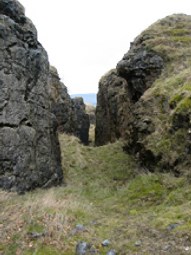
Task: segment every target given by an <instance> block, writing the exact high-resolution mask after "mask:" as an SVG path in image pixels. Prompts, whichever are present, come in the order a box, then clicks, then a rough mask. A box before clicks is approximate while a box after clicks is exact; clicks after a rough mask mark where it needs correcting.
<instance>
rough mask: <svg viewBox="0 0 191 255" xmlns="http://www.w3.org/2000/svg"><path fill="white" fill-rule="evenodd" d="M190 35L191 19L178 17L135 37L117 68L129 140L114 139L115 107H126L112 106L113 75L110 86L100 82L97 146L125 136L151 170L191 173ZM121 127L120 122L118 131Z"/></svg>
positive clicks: (129, 147)
mask: <svg viewBox="0 0 191 255" xmlns="http://www.w3.org/2000/svg"><path fill="white" fill-rule="evenodd" d="M190 31H191V16H188V15H184V14H176V15H172V16H168V17H166V18H164V19H162V20H159V21H158V22H156V23H155V24H153V25H152V26H150V27H149V28H148V29H146V30H145V31H143V32H142V34H141V35H140V36H138V37H137V38H136V39H135V41H134V42H133V43H132V44H131V47H130V50H129V52H128V53H127V54H125V56H124V57H123V59H122V60H121V61H120V62H119V63H118V64H117V67H116V71H115V72H116V76H117V77H118V78H120V79H124V80H125V81H124V84H125V82H126V84H125V86H124V88H125V89H123V88H122V87H123V86H122V85H121V89H120V86H119V92H117V93H116V95H115V96H114V98H117V96H118V95H119V93H121V91H125V92H124V95H125V97H124V99H123V100H122V101H123V102H127V105H129V107H126V108H124V107H123V110H124V112H125V113H124V116H125V119H126V121H125V122H123V123H124V127H123V131H124V132H123V134H124V136H123V135H121V134H119V133H118V132H117V131H114V134H113V135H111V134H112V132H111V129H112V126H114V125H113V123H114V121H115V120H116V115H114V114H113V113H111V109H113V112H117V113H118V112H120V106H122V101H121V103H119V104H118V103H117V102H115V103H114V104H113V106H112V107H111V106H110V105H111V97H109V96H108V94H109V91H110V90H112V89H113V87H115V80H113V74H112V72H111V73H109V75H107V76H106V78H105V85H103V81H102V80H101V82H100V88H99V93H98V107H97V114H96V118H97V127H96V129H97V132H96V144H97V145H101V144H104V143H106V142H109V141H111V142H112V141H113V140H115V139H113V137H115V136H116V137H123V138H125V140H126V146H125V150H127V151H128V153H131V154H133V155H134V156H135V157H136V158H137V160H138V161H139V162H140V164H141V166H143V167H144V168H146V169H148V170H150V171H154V170H157V169H158V170H160V171H173V172H174V173H176V174H177V175H178V174H180V173H182V172H185V171H186V169H188V170H189V169H190V166H191V163H190V162H191V156H190V155H191V154H190V152H191V137H190V133H191V124H190V123H191V76H190V73H191V67H190V63H191V39H190V38H191V37H190V36H191V32H190ZM109 109H110V110H109ZM129 109H130V110H129ZM118 115H119V114H118ZM100 116H102V117H100ZM120 116H121V117H120V118H121V119H122V115H120ZM104 118H105V119H106V121H103V120H104ZM101 122H102V123H101ZM111 123H112V124H111ZM120 127H121V123H120V121H117V122H116V130H117V129H119V128H120ZM112 130H114V129H112ZM100 134H101V135H100ZM103 135H104V137H106V139H105V138H104V140H103V138H102V136H103Z"/></svg>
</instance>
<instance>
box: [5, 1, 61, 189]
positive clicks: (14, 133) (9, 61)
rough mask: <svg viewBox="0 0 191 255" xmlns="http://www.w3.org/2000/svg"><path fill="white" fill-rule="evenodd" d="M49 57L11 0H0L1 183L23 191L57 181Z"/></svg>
mask: <svg viewBox="0 0 191 255" xmlns="http://www.w3.org/2000/svg"><path fill="white" fill-rule="evenodd" d="M48 76H49V62H48V57H47V53H46V51H45V50H44V49H43V47H42V46H41V44H40V43H39V42H38V40H37V31H36V29H35V27H34V25H33V24H32V22H31V21H30V20H29V19H28V18H26V17H25V14H24V8H23V7H22V6H21V4H19V3H18V2H17V1H15V0H1V1H0V89H1V93H0V187H1V188H5V189H9V190H16V191H19V192H21V191H25V190H30V189H34V188H36V187H48V186H51V185H56V184H59V183H61V181H62V169H61V161H60V150H59V145H58V139H57V135H56V128H57V127H56V121H55V117H54V115H53V114H51V113H50V97H49V83H48Z"/></svg>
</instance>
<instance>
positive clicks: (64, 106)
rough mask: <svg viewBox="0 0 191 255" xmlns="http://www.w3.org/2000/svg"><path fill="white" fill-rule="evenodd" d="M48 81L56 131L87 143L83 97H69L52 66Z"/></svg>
mask: <svg viewBox="0 0 191 255" xmlns="http://www.w3.org/2000/svg"><path fill="white" fill-rule="evenodd" d="M49 83H50V98H51V111H52V113H53V114H54V115H55V116H56V120H57V125H58V128H57V130H58V132H61V133H67V134H73V135H75V136H77V137H78V138H79V139H80V140H81V142H82V143H83V144H85V145H88V138H89V127H90V121H89V115H88V114H86V111H85V104H84V101H83V98H81V97H76V98H73V99H71V97H70V95H69V94H68V91H67V88H66V86H65V85H64V84H63V83H62V82H61V81H60V78H59V75H58V72H57V70H56V68H55V67H53V66H51V67H50V76H49Z"/></svg>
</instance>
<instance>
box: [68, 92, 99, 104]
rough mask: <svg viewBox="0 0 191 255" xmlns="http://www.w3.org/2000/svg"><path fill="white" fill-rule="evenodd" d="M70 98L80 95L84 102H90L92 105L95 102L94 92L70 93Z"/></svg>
mask: <svg viewBox="0 0 191 255" xmlns="http://www.w3.org/2000/svg"><path fill="white" fill-rule="evenodd" d="M71 97H72V98H74V97H82V98H83V99H84V103H90V104H92V105H94V106H96V104H97V95H96V94H95V93H88V94H72V95H71Z"/></svg>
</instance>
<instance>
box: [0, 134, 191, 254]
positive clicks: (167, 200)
mask: <svg viewBox="0 0 191 255" xmlns="http://www.w3.org/2000/svg"><path fill="white" fill-rule="evenodd" d="M60 142H61V146H62V156H63V162H64V164H63V165H64V166H65V167H64V172H65V175H66V183H67V185H65V186H62V187H55V188H51V189H49V190H36V191H34V192H31V193H27V194H25V195H23V196H18V195H17V194H14V193H6V192H3V191H0V204H1V206H0V236H1V237H0V254H5V255H8V254H10V255H14V254H16V255H19V254H24V255H29V254H31V255H32V254H35V255H40V254H46V255H48V254H50V255H54V254H55V255H57V254H59V255H60V254H64V255H69V254H71V255H72V254H75V246H76V243H77V242H78V241H80V240H84V241H88V242H90V243H92V244H94V247H95V248H96V249H98V250H99V251H100V253H101V254H106V252H107V250H108V249H110V248H115V249H116V250H117V251H118V254H124V255H125V254H131V255H135V254H144V255H146V254H177V255H181V254H190V253H189V252H191V250H189V249H190V248H189V247H191V244H190V240H191V233H190V230H191V220H190V210H191V201H190V199H191V187H190V185H189V183H187V181H186V180H185V179H184V178H179V179H177V178H175V177H173V176H171V175H170V174H148V173H143V172H142V173H141V172H140V173H138V168H137V166H136V163H135V162H134V161H133V160H132V158H131V157H129V156H128V155H126V154H124V153H123V151H122V149H121V143H120V142H117V143H115V144H109V145H106V146H103V147H99V148H94V147H84V146H82V145H80V144H79V143H78V140H77V139H76V138H74V137H69V136H66V135H62V136H61V137H60ZM174 223H178V224H180V225H178V226H176V228H174V229H173V230H170V229H169V228H170V227H169V224H174ZM76 224H83V225H84V226H85V227H86V231H84V232H79V233H74V231H73V230H74V229H75V226H76ZM172 228H173V227H172ZM30 232H37V233H42V232H44V233H45V236H42V237H40V238H37V239H34V238H31V237H30V235H29V234H28V233H30ZM104 239H110V240H111V245H110V247H109V248H103V247H102V246H101V242H102V241H103V240H104ZM137 241H141V245H137V246H136V245H135V243H136V242H137ZM137 244H139V243H137ZM164 250H165V251H164ZM187 250H188V251H187Z"/></svg>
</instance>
